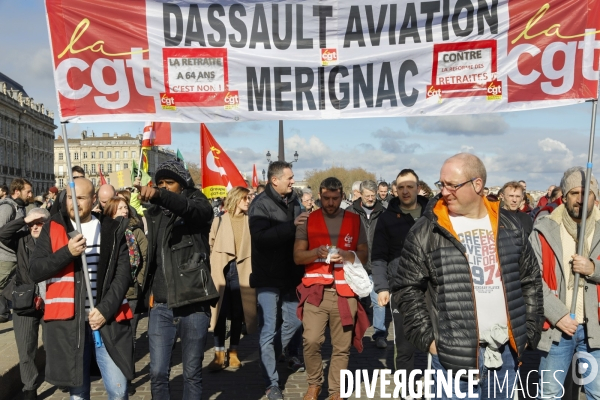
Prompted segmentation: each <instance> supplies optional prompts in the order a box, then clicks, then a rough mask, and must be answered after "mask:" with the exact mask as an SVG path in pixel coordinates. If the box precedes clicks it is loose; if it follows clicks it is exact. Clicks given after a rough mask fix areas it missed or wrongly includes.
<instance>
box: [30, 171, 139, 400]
mask: <svg viewBox="0 0 600 400" xmlns="http://www.w3.org/2000/svg"><path fill="white" fill-rule="evenodd" d="M75 192H76V195H77V199H76V201H77V206H78V207H79V218H80V220H81V229H82V231H83V232H81V233H77V234H76V235H75V236H74V237H72V238H71V239H69V236H70V235H69V233H71V232H73V231H74V226H75V223H74V222H73V219H74V218H75V214H74V211H73V203H72V201H73V200H72V197H71V189H70V188H67V204H66V209H65V211H66V213H64V214H63V213H62V212H60V213H58V214H54V215H53V216H52V217H51V218H50V221H49V222H48V223H46V224H45V225H44V227H43V228H42V233H41V234H40V236H39V238H38V239H37V241H36V246H35V250H34V252H33V255H32V256H31V259H30V265H31V269H30V275H31V278H32V279H33V280H34V281H35V282H41V281H46V283H47V287H46V299H45V310H44V348H45V350H46V381H48V382H50V383H52V384H54V385H57V386H61V387H69V388H70V394H71V396H72V397H74V398H82V399H89V398H90V362H91V358H92V356H91V353H92V351H95V354H96V361H97V363H98V367H99V368H100V372H101V373H102V378H103V380H104V387H105V388H106V391H107V392H108V397H109V398H110V399H123V398H127V380H131V379H133V338H132V333H131V326H130V324H129V321H127V319H128V318H131V317H132V316H133V315H132V314H131V310H129V306H128V305H127V303H126V302H125V303H124V299H125V293H127V289H128V288H129V284H130V283H131V267H130V264H129V252H128V249H127V244H126V242H125V229H126V228H127V222H128V221H127V220H124V219H122V218H118V219H116V220H113V219H111V218H108V217H106V216H99V218H102V219H101V220H99V219H98V218H96V216H94V215H92V213H91V211H92V205H93V203H94V201H95V194H94V185H93V184H92V182H91V181H89V180H87V179H85V178H79V179H76V180H75ZM82 254H85V257H86V261H87V267H88V271H83V269H82V262H81V255H82ZM84 273H87V274H89V276H90V282H91V284H92V293H93V297H94V299H93V300H94V303H95V304H96V308H95V309H94V310H93V311H91V312H90V311H89V305H87V304H86V303H87V301H88V299H87V295H86V290H85V284H84V278H83V274H84ZM92 330H99V331H100V335H101V337H102V346H101V347H96V346H94V339H93V337H92Z"/></svg>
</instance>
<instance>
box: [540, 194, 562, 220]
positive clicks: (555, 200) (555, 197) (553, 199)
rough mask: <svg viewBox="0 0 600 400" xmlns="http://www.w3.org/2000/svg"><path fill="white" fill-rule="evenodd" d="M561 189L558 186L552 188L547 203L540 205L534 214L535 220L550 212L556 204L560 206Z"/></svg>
mask: <svg viewBox="0 0 600 400" xmlns="http://www.w3.org/2000/svg"><path fill="white" fill-rule="evenodd" d="M562 196H563V193H562V189H561V188H560V186H556V187H555V188H554V189H552V193H551V194H550V200H549V203H548V204H546V205H545V206H544V207H542V208H541V209H540V210H539V211H538V212H537V213H536V215H535V220H534V221H537V220H538V219H540V218H543V217H545V216H546V215H548V214H551V213H552V211H554V210H555V209H556V208H557V207H558V206H560V205H561V204H562V203H563V202H562Z"/></svg>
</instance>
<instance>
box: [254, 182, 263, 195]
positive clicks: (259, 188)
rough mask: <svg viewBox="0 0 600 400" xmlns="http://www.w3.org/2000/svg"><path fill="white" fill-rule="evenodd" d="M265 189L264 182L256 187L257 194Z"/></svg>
mask: <svg viewBox="0 0 600 400" xmlns="http://www.w3.org/2000/svg"><path fill="white" fill-rule="evenodd" d="M264 191H265V185H263V184H262V183H261V184H260V185H258V186H257V187H256V195H257V196H258V195H259V194H261V193H262V192H264Z"/></svg>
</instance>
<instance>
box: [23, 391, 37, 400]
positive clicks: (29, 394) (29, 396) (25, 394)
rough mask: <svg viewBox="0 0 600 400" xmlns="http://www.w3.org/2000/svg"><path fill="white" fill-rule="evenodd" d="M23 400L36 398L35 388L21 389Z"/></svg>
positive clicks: (34, 399) (35, 399)
mask: <svg viewBox="0 0 600 400" xmlns="http://www.w3.org/2000/svg"><path fill="white" fill-rule="evenodd" d="M23 400H37V390H36V389H32V390H23Z"/></svg>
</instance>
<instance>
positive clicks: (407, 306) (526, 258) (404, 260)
mask: <svg viewBox="0 0 600 400" xmlns="http://www.w3.org/2000/svg"><path fill="white" fill-rule="evenodd" d="M484 202H485V204H486V206H487V209H488V215H489V216H490V221H491V223H492V227H493V228H494V233H495V234H496V249H497V253H498V260H499V268H500V270H501V276H502V283H503V289H504V292H505V296H506V306H507V318H508V327H509V338H510V341H509V342H510V346H511V348H512V349H513V350H514V351H515V352H516V353H517V355H518V357H519V358H520V357H521V356H522V355H523V351H524V350H525V345H529V348H535V347H536V346H537V344H538V342H539V340H540V336H541V330H542V324H543V321H544V304H543V293H542V280H541V276H540V266H539V264H538V261H537V259H536V258H535V255H534V253H533V250H532V248H531V245H530V244H529V241H528V238H527V237H526V236H525V234H524V232H523V229H522V228H521V224H520V223H519V221H518V220H517V218H516V217H515V216H514V214H513V213H511V212H508V211H506V210H504V209H499V203H490V202H489V201H487V200H486V199H485V198H484ZM453 231H454V230H453V229H452V225H451V223H450V218H449V216H448V208H447V207H446V205H445V203H444V201H443V199H441V196H440V195H438V196H436V197H435V198H434V199H433V200H432V201H431V202H430V203H429V204H428V206H427V210H426V211H425V213H424V214H423V217H422V218H419V220H418V221H417V222H416V223H415V225H414V226H413V228H412V229H411V230H410V232H409V234H408V236H407V238H406V241H405V243H404V249H403V250H402V255H401V256H400V258H399V259H396V260H394V261H393V264H394V265H393V271H394V272H393V275H392V282H391V286H392V291H394V292H399V298H400V310H401V312H402V314H403V316H404V334H405V335H406V337H407V338H408V340H410V341H411V342H412V343H413V344H414V345H415V346H416V347H417V348H418V349H419V350H421V351H423V352H428V351H429V346H430V345H431V342H433V341H434V340H435V342H436V347H437V351H438V356H439V358H440V362H441V363H442V365H443V366H444V367H445V368H446V369H452V370H457V369H477V368H478V358H477V357H478V354H479V353H478V350H479V332H478V330H477V316H476V310H475V300H474V294H473V284H472V276H471V269H470V267H469V262H468V261H467V258H466V257H465V254H466V249H465V248H464V246H463V245H462V244H461V243H460V241H459V240H458V238H457V237H456V236H455V234H453V233H451V232H453ZM426 295H427V296H428V300H429V301H428V302H427V303H426V299H425V296H426ZM426 304H430V305H431V308H429V309H428V306H427V305H426Z"/></svg>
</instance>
